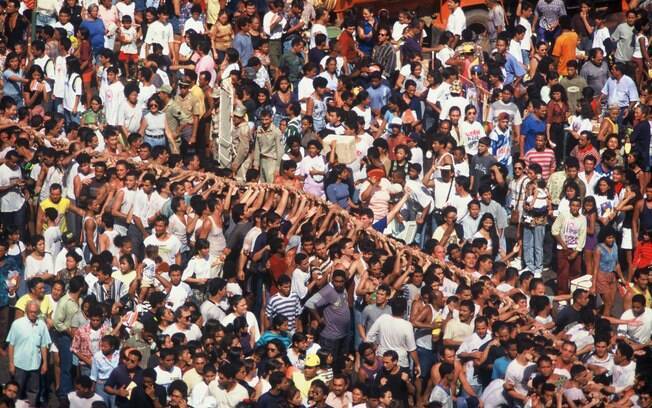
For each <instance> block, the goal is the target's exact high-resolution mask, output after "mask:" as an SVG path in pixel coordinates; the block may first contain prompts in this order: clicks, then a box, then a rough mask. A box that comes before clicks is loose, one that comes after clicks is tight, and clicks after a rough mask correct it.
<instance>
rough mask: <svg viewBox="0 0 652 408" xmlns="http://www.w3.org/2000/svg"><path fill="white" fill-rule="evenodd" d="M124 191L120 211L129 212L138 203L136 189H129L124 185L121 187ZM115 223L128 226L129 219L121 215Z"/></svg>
mask: <svg viewBox="0 0 652 408" xmlns="http://www.w3.org/2000/svg"><path fill="white" fill-rule="evenodd" d="M120 190H121V191H123V192H124V197H123V199H122V204H121V205H120V212H121V213H123V214H127V213H128V212H129V211H131V209H132V208H133V207H134V204H135V203H136V192H137V191H136V190H129V189H128V188H127V187H122V188H121V189H120ZM115 223H116V224H117V225H121V226H127V221H126V220H125V219H123V218H121V217H116V219H115Z"/></svg>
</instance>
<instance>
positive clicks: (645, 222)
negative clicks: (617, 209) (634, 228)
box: [634, 201, 652, 239]
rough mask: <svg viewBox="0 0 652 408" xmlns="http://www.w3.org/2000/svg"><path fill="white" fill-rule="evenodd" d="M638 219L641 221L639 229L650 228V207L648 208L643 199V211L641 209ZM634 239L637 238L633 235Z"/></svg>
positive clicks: (651, 213) (651, 214)
mask: <svg viewBox="0 0 652 408" xmlns="http://www.w3.org/2000/svg"><path fill="white" fill-rule="evenodd" d="M639 219H640V222H641V228H640V231H649V230H651V229H652V208H648V207H647V203H646V202H645V201H644V202H643V211H641V215H640V216H639ZM634 239H638V237H634Z"/></svg>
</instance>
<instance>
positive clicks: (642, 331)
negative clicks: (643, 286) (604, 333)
mask: <svg viewBox="0 0 652 408" xmlns="http://www.w3.org/2000/svg"><path fill="white" fill-rule="evenodd" d="M620 319H621V320H633V321H634V322H636V323H637V325H627V324H621V325H619V326H618V334H620V335H624V336H626V337H627V338H629V339H631V340H634V341H635V342H637V343H638V344H639V345H641V346H644V345H645V344H647V342H648V341H649V340H650V336H651V335H652V309H650V308H649V307H645V296H644V295H641V294H636V295H634V296H632V308H631V309H629V310H626V311H625V312H624V313H623V314H622V316H621V317H620Z"/></svg>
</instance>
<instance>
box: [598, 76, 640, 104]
mask: <svg viewBox="0 0 652 408" xmlns="http://www.w3.org/2000/svg"><path fill="white" fill-rule="evenodd" d="M602 94H603V95H605V96H607V105H618V106H619V107H621V108H626V107H628V106H629V104H630V102H638V101H639V97H638V90H637V89H636V84H635V83H634V81H632V78H630V77H628V76H627V75H623V77H622V78H620V81H616V78H614V77H609V79H607V82H606V83H605V84H604V87H602Z"/></svg>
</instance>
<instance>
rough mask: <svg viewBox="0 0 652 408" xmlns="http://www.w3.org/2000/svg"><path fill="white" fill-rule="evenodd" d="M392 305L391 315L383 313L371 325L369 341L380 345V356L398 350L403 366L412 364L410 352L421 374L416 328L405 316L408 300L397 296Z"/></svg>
mask: <svg viewBox="0 0 652 408" xmlns="http://www.w3.org/2000/svg"><path fill="white" fill-rule="evenodd" d="M391 306H392V314H391V315H390V314H385V315H382V316H380V317H379V318H378V319H376V321H375V322H374V323H373V324H372V325H371V328H369V332H368V333H367V341H370V342H373V343H376V344H377V345H378V348H377V349H376V354H377V355H378V356H382V355H383V353H385V352H386V351H387V350H394V351H396V353H397V354H398V363H399V365H400V366H401V367H403V368H408V367H409V366H410V361H409V359H408V354H409V355H410V356H411V357H412V360H413V361H414V367H415V371H416V374H417V375H419V374H420V372H421V370H420V366H419V357H418V356H417V345H416V343H415V339H414V328H413V327H412V323H410V322H408V321H407V320H405V319H404V318H403V315H404V314H405V311H406V309H407V301H406V300H405V299H404V298H396V299H394V300H393V301H392V302H391Z"/></svg>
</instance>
